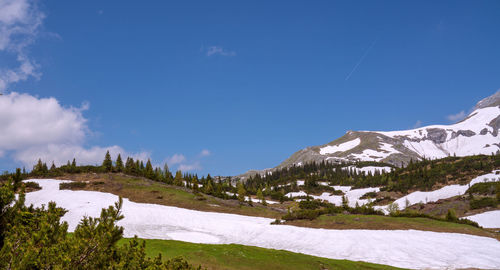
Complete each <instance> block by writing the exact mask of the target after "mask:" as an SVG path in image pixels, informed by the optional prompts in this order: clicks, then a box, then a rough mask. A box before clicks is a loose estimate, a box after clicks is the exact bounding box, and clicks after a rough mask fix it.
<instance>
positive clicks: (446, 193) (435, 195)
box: [375, 170, 500, 213]
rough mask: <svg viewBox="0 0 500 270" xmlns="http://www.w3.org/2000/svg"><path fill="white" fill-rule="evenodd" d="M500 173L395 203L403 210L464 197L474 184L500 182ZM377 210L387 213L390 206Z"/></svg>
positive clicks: (417, 194) (415, 194)
mask: <svg viewBox="0 0 500 270" xmlns="http://www.w3.org/2000/svg"><path fill="white" fill-rule="evenodd" d="M498 171H500V170H495V171H493V172H492V173H488V174H484V175H480V176H478V177H476V178H474V179H472V181H470V183H469V184H468V185H448V186H444V187H442V188H440V189H438V190H434V191H415V192H412V193H410V194H408V195H406V196H404V197H401V198H399V199H397V200H396V201H394V203H397V204H398V207H399V209H400V210H402V209H405V208H406V205H407V204H408V205H413V204H416V203H429V202H435V201H438V200H442V199H448V198H451V197H455V196H460V195H464V194H465V192H466V191H467V190H468V189H469V187H472V186H473V185H474V184H477V183H483V182H498V181H500V175H498V174H496V172H498ZM375 209H380V210H383V211H384V212H386V213H387V209H388V205H386V206H375Z"/></svg>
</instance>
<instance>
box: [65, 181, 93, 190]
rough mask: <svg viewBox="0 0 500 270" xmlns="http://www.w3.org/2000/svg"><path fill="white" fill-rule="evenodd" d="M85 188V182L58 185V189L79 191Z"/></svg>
mask: <svg viewBox="0 0 500 270" xmlns="http://www.w3.org/2000/svg"><path fill="white" fill-rule="evenodd" d="M86 186H87V183H85V182H66V183H60V184H59V189H81V188H84V187H86Z"/></svg>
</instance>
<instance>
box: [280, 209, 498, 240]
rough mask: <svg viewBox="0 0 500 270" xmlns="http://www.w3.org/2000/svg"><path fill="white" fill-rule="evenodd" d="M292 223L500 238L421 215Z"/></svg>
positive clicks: (323, 218) (327, 218) (325, 217)
mask: <svg viewBox="0 0 500 270" xmlns="http://www.w3.org/2000/svg"><path fill="white" fill-rule="evenodd" d="M287 224H290V225H297V226H303V227H313V228H325V229H368V230H409V229H413V230H423V231H435V232H451V233H465V234H473V235H479V236H487V237H493V238H497V239H498V238H499V235H498V234H495V233H493V232H491V231H488V230H485V229H482V228H476V227H474V226H471V225H466V224H458V223H454V222H446V221H440V220H434V219H430V218H421V217H391V216H378V215H343V214H338V215H334V216H329V215H322V216H319V217H318V218H317V219H315V220H294V221H292V222H287Z"/></svg>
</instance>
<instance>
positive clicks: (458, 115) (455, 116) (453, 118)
mask: <svg viewBox="0 0 500 270" xmlns="http://www.w3.org/2000/svg"><path fill="white" fill-rule="evenodd" d="M464 118H465V111H461V112H459V113H456V114H450V115H448V116H446V119H448V120H450V121H452V122H457V121H460V120H462V119H464Z"/></svg>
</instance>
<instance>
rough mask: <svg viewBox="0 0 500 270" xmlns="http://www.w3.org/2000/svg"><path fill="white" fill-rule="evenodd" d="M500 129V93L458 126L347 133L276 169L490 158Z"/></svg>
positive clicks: (498, 143)
mask: <svg viewBox="0 0 500 270" xmlns="http://www.w3.org/2000/svg"><path fill="white" fill-rule="evenodd" d="M499 129H500V90H499V91H497V92H496V93H495V94H493V95H492V96H490V97H487V98H485V99H483V100H481V101H479V102H478V103H477V105H476V106H475V108H474V110H473V112H472V113H470V114H469V115H468V116H467V117H466V118H465V119H464V120H462V121H460V122H458V123H455V124H452V125H433V126H427V127H421V128H417V129H412V130H401V131H388V132H381V131H348V132H347V133H346V134H345V135H344V136H342V137H340V138H338V139H336V140H334V141H331V142H329V143H327V144H324V145H319V146H311V147H307V148H304V149H302V150H299V151H297V152H295V153H294V154H293V155H292V156H290V157H289V158H287V159H286V160H285V161H283V162H282V163H281V164H280V165H278V166H277V167H276V168H283V167H289V166H293V165H295V166H300V165H302V164H305V163H307V162H312V161H314V162H320V161H323V160H326V161H328V162H345V161H377V162H385V163H390V164H393V165H395V166H401V165H402V164H403V165H404V164H407V163H408V162H409V161H410V160H418V159H422V158H431V159H435V158H443V157H447V156H450V155H457V156H468V155H477V154H488V155H489V154H491V153H496V152H497V151H500V136H499V134H498V133H499ZM272 170H273V169H270V170H266V171H265V173H268V172H269V171H272ZM254 172H255V173H259V171H254ZM262 172H264V171H262Z"/></svg>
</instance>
